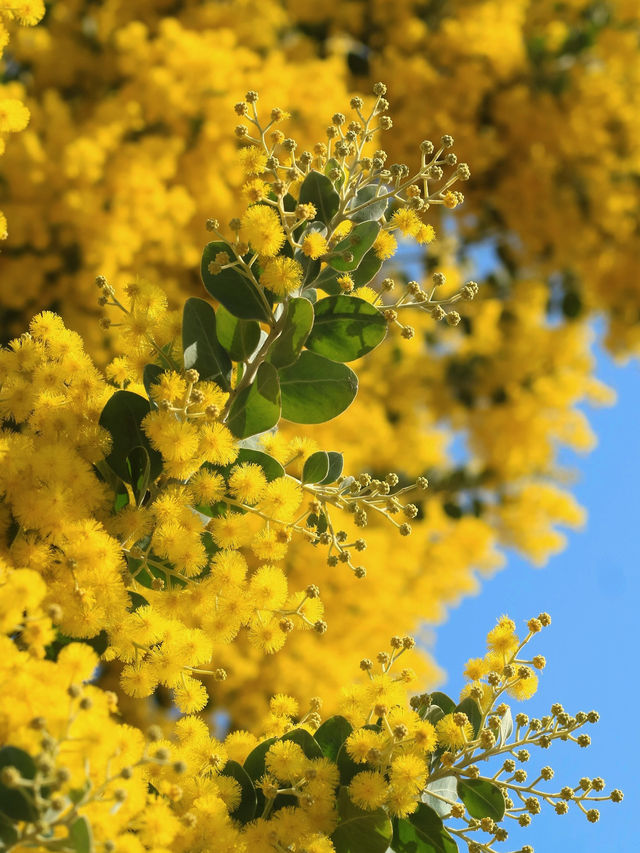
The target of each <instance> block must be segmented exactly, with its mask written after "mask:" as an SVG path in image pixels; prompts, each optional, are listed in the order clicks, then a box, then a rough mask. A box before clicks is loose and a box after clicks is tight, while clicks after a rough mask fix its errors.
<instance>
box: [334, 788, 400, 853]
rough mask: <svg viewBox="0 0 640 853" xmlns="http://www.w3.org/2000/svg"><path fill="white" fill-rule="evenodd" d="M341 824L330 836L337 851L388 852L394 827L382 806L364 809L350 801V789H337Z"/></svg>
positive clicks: (337, 852) (347, 852)
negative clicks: (373, 809)
mask: <svg viewBox="0 0 640 853" xmlns="http://www.w3.org/2000/svg"><path fill="white" fill-rule="evenodd" d="M338 819H339V823H338V826H337V828H336V830H335V832H334V833H333V835H332V836H331V841H332V842H333V845H334V847H335V848H336V853H386V850H387V848H388V847H389V843H390V841H391V838H392V836H393V826H392V824H391V821H390V820H389V818H388V816H387V813H386V812H385V811H384V810H383V809H375V811H364V810H363V809H360V808H358V806H356V805H355V804H354V803H352V802H351V798H350V797H349V791H348V790H347V788H344V787H342V788H340V791H339V792H338Z"/></svg>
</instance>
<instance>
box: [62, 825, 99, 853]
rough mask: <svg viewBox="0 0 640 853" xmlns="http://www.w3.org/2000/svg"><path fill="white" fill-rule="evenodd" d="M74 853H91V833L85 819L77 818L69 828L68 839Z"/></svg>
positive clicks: (92, 848)
mask: <svg viewBox="0 0 640 853" xmlns="http://www.w3.org/2000/svg"><path fill="white" fill-rule="evenodd" d="M68 841H69V842H71V845H72V847H73V851H74V853H93V850H94V847H93V833H92V832H91V824H90V823H89V821H88V820H87V818H86V817H79V818H76V820H74V822H73V823H72V824H71V826H70V827H69V838H68Z"/></svg>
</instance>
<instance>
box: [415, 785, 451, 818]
mask: <svg viewBox="0 0 640 853" xmlns="http://www.w3.org/2000/svg"><path fill="white" fill-rule="evenodd" d="M456 783H457V780H456V777H455V776H444V777H443V778H442V779H436V780H435V781H434V782H430V783H429V784H428V785H427V787H426V788H425V789H424V791H423V792H422V802H423V803H424V804H425V805H427V806H429V807H430V808H432V809H433V810H434V812H436V814H437V815H439V817H445V815H448V814H449V812H450V811H451V806H450V805H449V803H445V802H444V801H443V800H439V799H438V798H437V797H435V796H434V794H438V795H439V796H440V797H445V798H446V799H447V800H450V801H451V802H452V803H457V802H458V791H457V788H456Z"/></svg>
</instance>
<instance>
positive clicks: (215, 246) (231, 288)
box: [200, 242, 272, 323]
mask: <svg viewBox="0 0 640 853" xmlns="http://www.w3.org/2000/svg"><path fill="white" fill-rule="evenodd" d="M219 252H226V253H227V255H228V256H229V257H230V258H233V251H232V250H231V248H230V247H229V246H228V245H227V244H226V243H222V242H218V243H208V244H207V245H206V246H205V249H204V252H203V255H202V265H201V268H200V272H201V275H202V281H203V283H204V286H205V290H206V291H207V292H208V293H210V294H211V296H213V297H214V299H217V300H218V302H220V303H221V304H222V305H224V307H225V308H226V309H227V310H228V311H230V312H231V313H232V314H233V315H234V316H236V317H240V318H241V319H243V320H262V321H263V322H265V323H270V322H272V318H271V312H270V311H269V310H267V306H266V304H265V302H264V300H263V299H262V297H261V295H260V293H259V292H258V289H257V288H256V286H255V284H254V283H253V282H252V281H250V280H249V279H248V278H246V276H244V275H242V273H240V272H239V271H238V269H237V268H235V267H231V268H230V269H224V270H222V271H221V272H219V273H217V275H213V274H212V273H210V272H209V264H210V263H212V262H213V261H214V260H215V257H216V255H217V254H218V253H219Z"/></svg>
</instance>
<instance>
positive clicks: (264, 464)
mask: <svg viewBox="0 0 640 853" xmlns="http://www.w3.org/2000/svg"><path fill="white" fill-rule="evenodd" d="M242 462H253V463H254V464H255V465H259V466H260V467H261V468H262V470H263V471H264V475H265V477H266V478H267V482H269V483H270V482H271V481H272V480H277V479H278V477H284V468H283V467H282V465H281V464H280V463H279V462H278V460H277V459H274V458H273V456H269V454H268V453H263V452H262V451H261V450H253V449H251V448H242V449H241V450H239V451H238V458H237V459H236V461H235V463H234V464H237V465H239V464H240V463H242Z"/></svg>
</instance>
